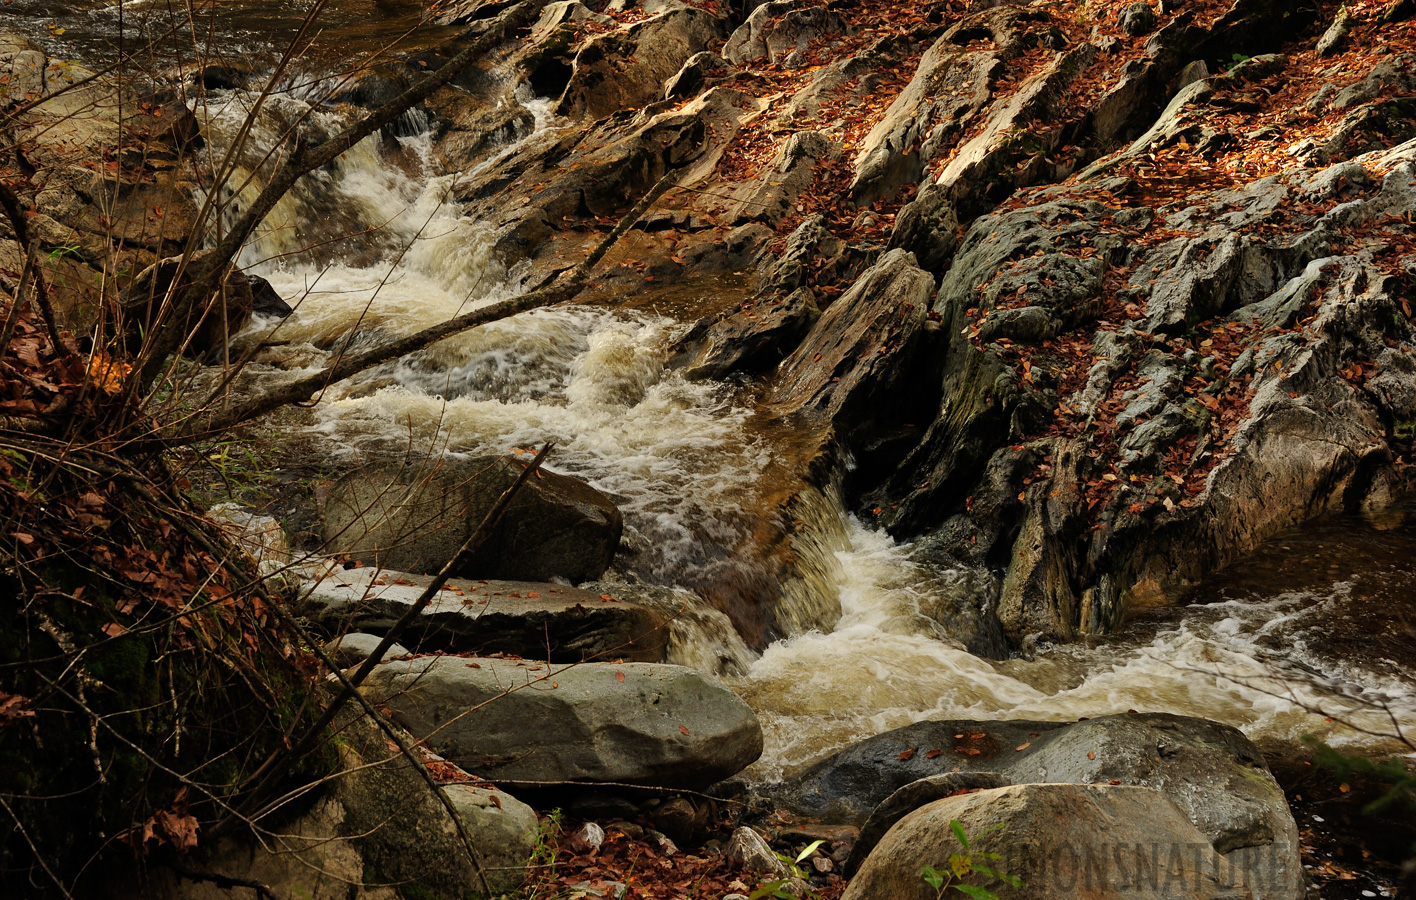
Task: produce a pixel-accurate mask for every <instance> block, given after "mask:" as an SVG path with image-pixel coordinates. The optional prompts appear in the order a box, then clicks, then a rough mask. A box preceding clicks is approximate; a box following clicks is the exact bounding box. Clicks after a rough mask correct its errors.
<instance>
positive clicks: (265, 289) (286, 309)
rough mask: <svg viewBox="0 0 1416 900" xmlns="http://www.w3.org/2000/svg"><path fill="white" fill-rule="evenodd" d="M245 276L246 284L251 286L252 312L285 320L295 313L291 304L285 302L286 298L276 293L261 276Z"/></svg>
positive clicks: (246, 274)
mask: <svg viewBox="0 0 1416 900" xmlns="http://www.w3.org/2000/svg"><path fill="white" fill-rule="evenodd" d="M244 274H245V276H246V283H247V284H249V285H250V286H251V312H253V313H255V314H256V315H261V316H274V317H276V318H279V319H283V318H285V317H286V316H288V315H290V314H291V313H293V312H294V311H295V310H294V309H293V308H292V307H291V306H290V304H288V303H286V302H285V298H283V297H281V296H280V295H279V294H278V293H276V291H275V288H273V287H271V286H270V282H269V281H266V280H265V279H264V278H262V277H261V276H259V275H252V274H251V273H250V272H246V273H244Z"/></svg>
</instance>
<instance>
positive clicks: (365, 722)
mask: <svg viewBox="0 0 1416 900" xmlns="http://www.w3.org/2000/svg"><path fill="white" fill-rule="evenodd" d="M338 732H339V737H338V740H337V741H336V742H335V743H334V744H333V746H334V747H335V748H337V750H338V755H339V767H340V770H341V771H339V772H336V773H334V774H333V776H332V777H330V778H329V779H328V780H327V782H326V783H325V785H324V786H323V787H316V788H314V789H313V790H312V793H311V794H310V795H307V796H305V797H304V798H301V800H300V801H299V802H301V803H303V804H304V806H303V808H304V809H305V811H304V812H302V813H301V814H300V815H298V816H294V817H293V818H287V819H284V820H281V821H278V822H277V821H272V819H273V818H274V817H270V818H267V819H266V820H265V821H263V822H262V823H261V824H262V825H263V826H264V827H266V828H268V829H269V831H267V832H266V833H265V834H264V836H263V838H262V840H261V841H260V842H259V843H251V844H247V843H243V842H241V841H238V840H235V839H232V838H226V839H223V840H221V841H219V842H217V843H216V844H214V845H213V846H211V847H209V848H208V850H209V855H206V856H204V857H203V860H202V865H201V867H202V869H203V870H204V871H207V872H212V873H215V874H217V875H223V876H227V877H231V878H238V879H248V880H253V881H256V882H261V883H264V884H269V885H276V886H279V888H280V889H281V891H282V893H281V896H299V897H304V898H310V900H397V898H400V897H409V896H417V897H423V898H428V900H463V898H465V897H469V896H474V895H476V896H480V895H481V888H480V886H479V884H478V881H477V878H476V876H475V874H474V873H473V869H472V865H471V863H470V862H469V860H468V857H467V852H466V850H465V849H464V846H463V844H462V841H461V839H460V838H459V837H458V834H457V829H456V827H455V826H454V825H453V823H452V821H451V819H450V818H449V816H448V811H447V808H446V807H445V806H443V804H442V803H441V802H440V801H439V800H438V798H437V797H436V796H434V795H433V794H432V793H431V791H430V790H429V788H428V785H427V783H426V782H425V781H424V780H423V779H422V777H421V776H420V775H419V774H418V773H417V772H416V771H415V770H414V767H413V765H414V764H413V763H412V762H410V761H409V760H408V759H407V758H406V757H404V756H402V755H401V754H400V753H399V752H398V751H396V750H391V749H390V745H389V744H388V743H387V741H386V738H385V736H384V734H383V732H381V731H380V730H379V729H378V727H377V726H376V725H375V724H374V723H373V722H372V721H370V720H369V719H368V718H367V717H364V716H362V715H354V714H352V713H350V714H345V715H342V716H341V718H340V723H339V725H338ZM444 766H445V764H444ZM454 774H456V775H459V776H461V777H464V778H465V773H457V772H455V770H454ZM469 780H470V779H469ZM441 790H442V791H443V792H444V793H445V794H446V795H447V798H448V799H449V800H450V801H451V802H452V806H453V808H454V809H455V810H456V812H457V815H458V818H459V820H460V821H461V824H462V828H463V830H464V831H465V832H466V834H467V836H468V838H469V839H470V840H471V842H472V845H473V847H474V849H475V850H476V852H477V855H478V859H479V861H480V863H481V868H482V871H483V873H484V875H485V876H486V878H487V882H488V885H489V886H490V887H491V888H492V891H493V895H494V896H500V895H501V894H503V893H506V892H510V891H515V890H517V889H518V888H519V887H520V886H521V885H522V883H523V882H524V881H525V880H526V874H527V864H528V863H529V861H530V858H531V853H532V851H533V849H534V848H535V845H536V838H537V833H538V827H539V822H538V820H537V816H536V812H535V811H534V810H533V809H531V807H529V806H527V805H526V804H525V803H522V802H521V801H519V800H517V799H516V798H515V797H513V796H511V795H510V794H508V793H506V792H504V791H500V790H497V789H495V788H491V787H487V786H476V785H473V784H470V783H454V784H448V785H444V786H443V787H442V788H441ZM289 805H293V804H289ZM289 805H287V809H288V806H289ZM143 874H144V881H143V883H142V884H141V885H140V886H139V885H133V886H125V885H108V886H106V887H107V888H108V890H107V892H106V893H105V896H112V897H115V898H117V900H139V898H141V900H223V898H228V897H230V896H231V891H230V888H229V887H218V886H217V885H216V884H215V883H208V882H194V881H188V880H185V879H180V878H179V877H178V876H176V875H175V874H174V873H173V872H172V871H171V870H169V869H167V868H165V867H163V866H153V867H151V868H148V869H147V870H145V872H144V873H143ZM287 891H288V893H285V892H287Z"/></svg>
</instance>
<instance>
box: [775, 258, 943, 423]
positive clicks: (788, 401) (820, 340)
mask: <svg viewBox="0 0 1416 900" xmlns="http://www.w3.org/2000/svg"><path fill="white" fill-rule="evenodd" d="M933 291H934V278H933V276H931V275H930V274H929V273H927V272H925V271H923V270H922V269H920V268H919V267H918V266H916V265H915V261H914V257H912V256H910V255H909V254H908V253H906V252H905V251H904V250H891V251H889V252H888V253H886V254H885V255H884V256H883V257H881V258H880V261H879V262H877V263H876V264H875V265H874V266H873V267H872V268H871V269H870V270H869V271H868V272H866V273H865V274H863V275H861V277H860V278H859V279H857V280H856V282H855V284H853V285H851V288H850V290H848V291H846V293H844V294H842V295H841V296H840V297H839V298H837V299H836V301H835V302H833V303H832V304H831V305H830V306H829V307H828V308H827V309H826V311H825V312H824V313H823V314H822V316H821V318H820V319H818V320H817V322H816V324H815V325H814V326H813V327H812V329H811V332H810V333H809V334H808V335H807V336H806V339H805V340H804V341H802V343H801V346H800V347H798V348H797V350H796V352H795V353H793V354H792V355H791V356H790V357H788V358H787V359H786V360H785V361H784V362H783V363H782V366H781V369H780V371H779V373H778V375H777V380H776V382H775V383H774V385H773V387H772V391H771V393H770V394H769V395H768V402H770V403H772V404H773V405H775V406H777V407H778V408H780V409H783V410H787V411H808V410H809V411H811V412H813V413H816V414H819V415H822V416H824V417H825V418H826V419H828V420H829V421H831V422H832V423H833V424H834V426H835V427H836V429H837V432H838V434H839V435H840V437H841V440H842V441H843V443H845V445H846V446H848V447H864V446H865V445H866V444H867V443H868V441H869V439H870V438H871V437H872V436H873V435H874V434H876V433H877V432H878V431H880V430H881V429H882V423H883V422H888V421H890V419H891V417H892V415H893V414H894V413H895V412H896V411H897V410H899V408H900V400H901V395H902V394H907V393H908V392H909V390H910V389H909V388H908V387H907V385H910V384H911V382H912V377H913V366H914V363H915V361H916V357H917V355H918V354H919V352H920V349H921V346H922V344H923V341H922V338H923V336H924V323H925V318H926V315H927V312H928V305H929V301H930V296H931V294H932V293H933Z"/></svg>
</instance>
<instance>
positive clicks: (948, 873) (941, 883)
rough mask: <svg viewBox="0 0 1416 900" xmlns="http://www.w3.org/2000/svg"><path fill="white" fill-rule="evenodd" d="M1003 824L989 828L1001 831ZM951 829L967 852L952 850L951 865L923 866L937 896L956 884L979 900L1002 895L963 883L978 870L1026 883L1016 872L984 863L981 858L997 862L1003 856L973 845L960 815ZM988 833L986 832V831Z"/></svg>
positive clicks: (1016, 884)
mask: <svg viewBox="0 0 1416 900" xmlns="http://www.w3.org/2000/svg"><path fill="white" fill-rule="evenodd" d="M1003 827H1004V826H1003V825H994V826H993V827H992V828H989V829H987V830H988V831H998V830H999V829H1001V828H1003ZM949 829H950V830H951V831H953V832H954V837H956V838H958V841H959V845H960V846H961V847H963V849H964V852H962V853H952V854H950V855H949V866H948V868H946V869H944V870H942V871H941V870H939V869H936V868H934V867H933V866H925V867H924V868H922V869H921V870H920V877H921V878H923V879H924V881H925V883H926V884H928V885H929V886H930V887H932V888H934V897H935V900H939V898H940V897H943V896H944V892H945V891H947V890H948V889H949V888H953V889H954V890H956V891H958V892H959V893H961V894H967V895H968V896H970V897H973V898H975V900H998V895H997V894H995V893H993V892H992V891H990V890H988V889H987V888H982V887H978V886H977V885H972V884H963V883H961V882H962V881H963V880H964V879H965V878H967V877H968V876H969V875H971V874H973V873H974V872H978V873H979V874H980V875H986V876H987V877H989V878H992V879H994V880H996V881H1001V882H1003V883H1004V884H1006V885H1008V886H1010V887H1022V886H1023V880H1022V879H1021V878H1019V877H1018V876H1016V875H1009V874H1008V873H1007V872H999V871H998V870H996V869H993V868H990V867H989V866H987V865H984V863H983V862H981V860H987V861H988V862H994V861H996V860H999V859H1002V858H1003V857H1002V856H1000V855H999V854H997V853H986V852H984V851H982V850H975V849H973V847H972V845H971V844H970V843H969V836H968V833H967V832H965V831H964V826H963V825H961V824H960V823H959V820H958V819H950V820H949ZM985 833H986V832H985Z"/></svg>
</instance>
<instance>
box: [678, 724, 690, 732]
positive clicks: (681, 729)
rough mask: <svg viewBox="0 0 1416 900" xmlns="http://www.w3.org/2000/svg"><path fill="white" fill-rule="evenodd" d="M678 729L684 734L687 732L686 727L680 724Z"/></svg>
mask: <svg viewBox="0 0 1416 900" xmlns="http://www.w3.org/2000/svg"><path fill="white" fill-rule="evenodd" d="M679 731H682V732H683V733H684V734H688V733H689V731H688V729H687V728H685V727H684V726H682V725H680V726H679Z"/></svg>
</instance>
